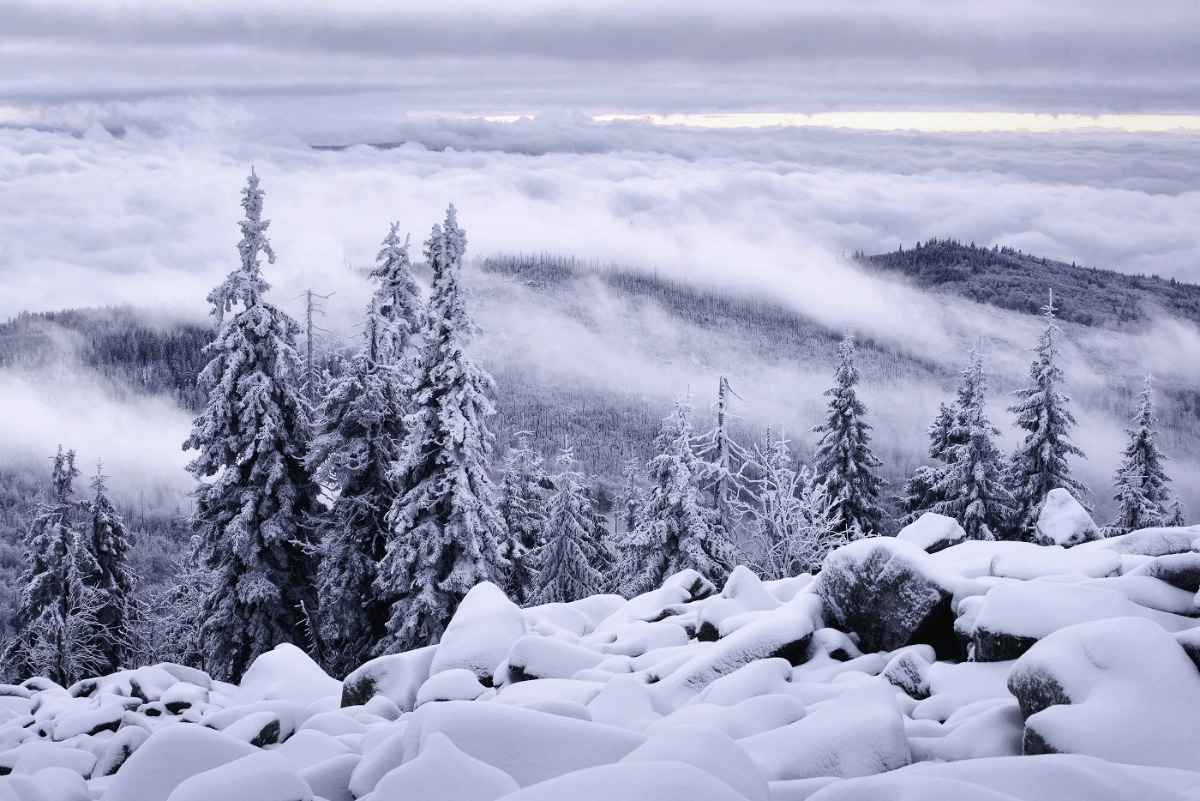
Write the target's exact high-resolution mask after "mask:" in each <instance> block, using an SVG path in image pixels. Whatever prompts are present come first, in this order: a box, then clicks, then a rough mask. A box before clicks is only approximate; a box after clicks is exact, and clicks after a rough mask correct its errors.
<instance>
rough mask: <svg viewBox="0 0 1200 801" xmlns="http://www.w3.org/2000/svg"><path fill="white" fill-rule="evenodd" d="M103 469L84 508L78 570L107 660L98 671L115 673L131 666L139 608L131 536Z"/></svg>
mask: <svg viewBox="0 0 1200 801" xmlns="http://www.w3.org/2000/svg"><path fill="white" fill-rule="evenodd" d="M101 467H102V466H101V465H100V464H97V465H96V475H95V477H94V478H93V479H92V483H91V487H92V490H93V492H94V493H95V494H94V495H93V496H92V499H91V500H90V501H88V502H87V503H86V505H85V507H84V510H85V512H86V514H87V518H88V519H87V520H86V521H85V522H84V524H83V525H82V526H81V527H80V528H79V531H78V536H77V538H76V548H75V569H76V570H77V571H78V576H79V582H80V584H81V585H82V588H83V591H84V592H86V593H88V594H89V595H90V596H91V598H90V601H89V603H90V605H91V606H92V607H93V608H94V609H95V617H96V622H97V624H98V625H97V626H96V628H95V631H94V632H93V635H92V639H93V640H94V641H95V644H96V647H97V648H98V649H99V651H100V653H101V654H102V655H103V657H104V666H103V668H102V669H101V671H100V672H102V673H111V672H112V671H114V670H117V669H119V668H121V667H123V666H127V665H129V664H130V661H129V656H130V647H131V643H132V639H133V634H132V631H133V628H134V625H135V617H136V615H137V607H136V605H135V604H134V598H133V591H134V585H135V584H136V583H137V578H136V576H135V575H134V573H133V570H132V568H131V567H130V566H129V563H128V560H127V558H126V557H127V555H128V553H129V548H130V535H129V531H128V530H127V529H126V528H125V523H124V521H123V520H122V519H121V516H120V515H119V514H117V510H116V508H115V507H114V506H113V503H112V501H111V500H110V499H109V497H108V488H107V486H106V485H105V479H106V476H105V475H104V473H103V471H102V469H101Z"/></svg>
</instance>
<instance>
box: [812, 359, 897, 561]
mask: <svg viewBox="0 0 1200 801" xmlns="http://www.w3.org/2000/svg"><path fill="white" fill-rule="evenodd" d="M835 380H836V381H837V384H836V386H834V387H832V388H831V389H828V390H826V391H825V394H826V395H828V396H829V406H828V411H827V412H826V417H825V423H824V424H823V425H819V426H816V427H815V428H813V431H814V432H817V433H819V434H820V435H821V438H820V440H819V441H818V442H817V449H816V453H815V454H814V456H813V470H814V472H815V473H816V480H817V482H818V483H819V484H821V486H823V487H824V488H825V492H826V494H827V495H828V496H829V498H830V500H831V501H832V502H834V503H836V504H837V511H836V514H837V524H836V526H835V530H836V531H838V532H839V533H843V534H845V535H846V536H847V537H849V538H850V539H859V538H860V537H869V536H875V535H877V534H880V533H882V528H883V508H882V507H881V506H880V505H879V492H880V489H881V487H882V486H883V479H882V478H880V476H879V474H878V473H876V472H875V469H876V468H877V467H879V466H880V465H881V464H882V462H880V461H879V459H877V458H876V457H875V454H874V453H872V452H871V447H870V441H871V435H870V434H868V433H867V432H868V431H870V430H871V426H870V425H868V424H867V422H866V421H865V420H864V419H863V417H864V415H865V414H866V412H867V407H866V406H864V405H863V403H862V401H860V400H859V399H858V395H857V393H856V392H855V391H854V387H855V385H856V384H857V383H858V369H857V368H856V367H855V366H854V337H853V336H851V335H847V336H846V337H845V339H843V340H842V343H841V345H839V346H838V366H837V373H836V379H835Z"/></svg>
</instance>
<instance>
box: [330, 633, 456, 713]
mask: <svg viewBox="0 0 1200 801" xmlns="http://www.w3.org/2000/svg"><path fill="white" fill-rule="evenodd" d="M437 648H438V647H437V646H436V645H429V646H426V647H424V648H417V649H415V650H412V651H406V652H404V653H402V654H388V655H387V656H381V657H377V658H375V659H372V660H371V661H370V662H364V663H363V664H362V665H360V666H359V667H358V668H357V669H356V670H354V671H353V672H351V673H350V675H348V676H346V678H345V680H344V681H343V682H342V706H358V705H359V704H365V703H367V702H368V701H370V700H371V698H373V697H374V696H375V695H382V696H383V697H385V698H387V699H388V700H389V701H391V702H392V703H394V704H395V705H396V706H398V707H399V708H400V709H401V710H402V711H405V712H411V711H412V709H413V706H414V705H415V704H416V702H417V691H418V690H420V689H421V685H422V684H424V683H425V680H426V679H428V678H429V666H430V665H431V664H432V663H433V655H434V654H435V653H436V652H437Z"/></svg>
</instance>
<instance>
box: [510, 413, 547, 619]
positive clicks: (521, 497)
mask: <svg viewBox="0 0 1200 801" xmlns="http://www.w3.org/2000/svg"><path fill="white" fill-rule="evenodd" d="M515 436H516V439H517V444H516V447H514V448H511V449H510V450H509V452H508V456H506V457H505V459H504V478H503V479H502V481H501V495H500V504H499V511H500V516H501V517H503V518H504V524H505V526H506V527H507V528H508V536H509V543H510V544H509V548H510V551H509V553H507V554H505V555H506V556H507V557H508V560H509V561H510V562H511V563H512V567H511V568H510V570H509V573H508V581H507V588H508V595H509V597H510V598H512V599H513V600H515V601H516V602H517V603H522V604H523V603H526V602H527V601H529V599H530V597H531V596H532V594H533V591H534V589H535V584H534V582H535V578H536V571H535V570H534V569H533V567H532V565H531V564H530V563H529V556H530V554H531V553H532V552H533V551H534V550H535V549H536V548H538V547H539V546H541V545H542V543H543V539H542V536H543V533H544V531H545V527H546V514H547V508H546V496H545V493H546V490H547V488H548V487H550V486H552V484H551V482H550V481H549V479H548V478H547V476H546V471H545V469H544V468H543V466H542V464H543V459H542V455H541V454H540V453H538V452H537V451H536V450H534V448H533V446H532V445H530V444H529V433H528V432H526V431H519V432H517V434H516V435H515Z"/></svg>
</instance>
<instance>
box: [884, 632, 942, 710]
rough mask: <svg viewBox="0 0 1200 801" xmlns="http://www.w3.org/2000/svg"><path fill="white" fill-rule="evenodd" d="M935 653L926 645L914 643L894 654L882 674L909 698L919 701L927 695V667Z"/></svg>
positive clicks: (931, 662)
mask: <svg viewBox="0 0 1200 801" xmlns="http://www.w3.org/2000/svg"><path fill="white" fill-rule="evenodd" d="M934 658H935V655H934V653H933V648H932V647H930V646H928V645H924V646H922V645H914V646H910V647H908V648H903V649H901V650H900V651H898V652H897V653H896V654H894V655H893V656H892V658H891V660H890V661H889V662H888V663H887V666H886V667H884V669H883V673H881V674H880V675H882V676H883V677H884V678H885V679H887V680H888V681H889V682H890V683H891V684H892V685H894V686H896V687H899V688H900V689H901V690H903V691H904V692H905V694H907V695H908V696H909V697H910V698H915V699H916V700H918V701H920V700H922V699H925V698H928V697H929V668H930V666H931V665H932V664H933V661H934Z"/></svg>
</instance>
